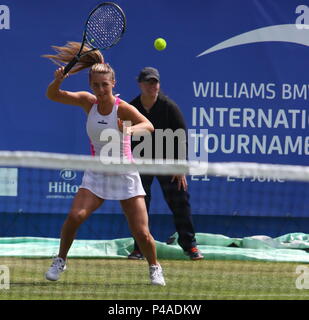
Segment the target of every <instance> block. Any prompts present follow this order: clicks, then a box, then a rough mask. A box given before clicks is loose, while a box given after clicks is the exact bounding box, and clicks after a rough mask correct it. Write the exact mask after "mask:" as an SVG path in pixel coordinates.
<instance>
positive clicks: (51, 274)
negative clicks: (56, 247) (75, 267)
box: [45, 257, 66, 281]
mask: <svg viewBox="0 0 309 320" xmlns="http://www.w3.org/2000/svg"><path fill="white" fill-rule="evenodd" d="M65 269H66V264H65V261H64V260H63V259H62V258H60V257H55V258H54V259H53V262H52V264H51V266H50V268H49V269H48V271H47V272H46V273H45V278H46V279H47V280H50V281H57V280H58V279H59V278H60V274H61V272H63V271H64V270H65Z"/></svg>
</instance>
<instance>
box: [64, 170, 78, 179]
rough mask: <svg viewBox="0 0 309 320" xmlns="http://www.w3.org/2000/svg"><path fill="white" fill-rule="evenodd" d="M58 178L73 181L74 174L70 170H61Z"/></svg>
mask: <svg viewBox="0 0 309 320" xmlns="http://www.w3.org/2000/svg"><path fill="white" fill-rule="evenodd" d="M60 177H61V178H62V179H63V180H73V179H75V178H76V172H75V171H73V170H70V169H63V170H61V171H60Z"/></svg>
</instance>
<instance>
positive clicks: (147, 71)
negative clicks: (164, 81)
mask: <svg viewBox="0 0 309 320" xmlns="http://www.w3.org/2000/svg"><path fill="white" fill-rule="evenodd" d="M150 79H156V80H157V81H160V74H159V71H158V70H157V69H155V68H152V67H146V68H144V69H142V70H141V72H140V73H139V76H138V79H137V81H138V82H143V81H148V80H150Z"/></svg>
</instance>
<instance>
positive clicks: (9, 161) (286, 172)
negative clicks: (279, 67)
mask: <svg viewBox="0 0 309 320" xmlns="http://www.w3.org/2000/svg"><path fill="white" fill-rule="evenodd" d="M0 166H2V167H7V166H9V167H27V168H41V169H63V168H70V169H74V170H80V171H84V170H87V169H88V170H93V171H98V172H108V173H115V172H117V173H124V172H127V171H129V170H138V171H139V173H141V174H156V175H176V174H185V175H208V176H223V177H224V176H234V177H256V176H258V177H265V178H267V177H271V178H277V179H284V180H291V181H309V166H300V165H282V164H268V163H255V162H198V161H177V160H176V161H173V160H138V161H137V160H136V161H135V163H132V162H128V161H123V160H122V159H116V158H114V159H113V158H106V159H102V158H100V157H93V156H87V155H74V154H60V153H48V152H34V151H0Z"/></svg>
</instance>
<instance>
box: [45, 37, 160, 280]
mask: <svg viewBox="0 0 309 320" xmlns="http://www.w3.org/2000/svg"><path fill="white" fill-rule="evenodd" d="M79 47H80V43H76V42H69V43H67V45H66V46H64V47H53V48H54V49H55V50H56V51H57V54H55V55H45V57H47V58H49V59H51V60H53V61H54V62H57V63H60V62H62V63H68V62H69V61H71V59H72V58H73V57H74V56H75V55H76V53H77V51H78V49H79ZM87 49H88V48H87V47H86V48H85V50H87ZM88 50H89V49H88ZM84 68H90V71H89V83H90V88H91V89H92V92H93V93H90V92H87V91H79V92H70V91H64V90H62V89H60V86H61V84H62V82H63V80H64V79H65V78H66V77H67V76H68V75H65V76H64V74H63V71H64V68H63V67H60V68H58V69H57V70H56V72H55V79H54V80H53V81H52V82H51V83H50V84H49V86H48V89H47V97H48V98H49V99H51V100H53V101H56V102H59V103H64V104H70V105H76V106H80V107H82V108H83V109H84V110H85V112H86V113H87V114H88V118H87V124H86V129H87V133H88V135H89V138H90V140H91V143H92V149H93V151H94V153H95V154H97V155H99V154H100V151H101V149H102V148H103V147H104V145H106V143H107V142H106V141H101V139H100V136H101V133H102V131H103V130H106V129H108V130H111V129H113V130H116V131H117V132H118V133H119V135H120V137H121V138H120V139H119V140H118V143H120V156H124V157H127V158H128V159H130V158H131V154H130V152H131V148H130V141H131V139H130V136H128V134H136V133H139V134H140V133H142V132H145V131H150V132H152V131H153V130H154V128H153V125H152V124H151V122H149V120H147V118H146V117H144V116H143V115H142V114H141V113H140V112H139V111H137V109H136V108H135V107H133V106H132V105H130V104H128V103H127V102H125V101H123V100H121V99H119V98H118V97H115V96H114V95H113V88H114V86H115V72H114V70H113V69H112V68H111V66H110V65H109V64H108V63H104V58H103V55H102V54H101V53H100V51H93V52H92V53H90V54H88V55H86V56H84V57H82V58H81V60H80V61H79V62H78V63H77V64H76V65H75V66H74V67H73V69H72V70H71V72H70V74H72V73H76V72H78V71H80V70H82V69H84ZM124 121H130V123H132V124H133V125H132V126H130V127H127V128H126V130H125V131H126V132H122V123H123V122H124ZM126 137H129V139H127V138H126ZM144 196H145V191H144V189H143V186H142V184H141V179H140V176H139V173H138V172H137V171H133V172H132V171H130V172H129V173H127V174H104V173H97V172H93V171H89V170H87V171H85V173H84V176H83V180H82V184H81V186H80V188H79V190H78V192H77V194H76V196H75V198H74V200H73V204H72V208H71V211H70V212H69V214H68V216H67V219H66V220H65V222H64V224H63V227H62V230H61V242H60V249H59V254H58V256H57V257H56V258H54V259H53V262H52V265H51V267H50V268H49V270H48V271H47V272H46V279H47V280H52V281H56V280H58V279H59V277H60V274H61V272H63V271H64V270H65V268H66V258H67V253H68V251H69V249H70V247H71V245H72V243H73V241H74V238H75V235H76V232H77V230H78V228H79V226H80V225H81V224H82V223H83V222H84V221H85V220H86V219H87V218H88V217H89V216H90V215H91V213H92V212H93V211H95V210H96V209H97V208H98V207H99V206H101V205H102V203H103V202H104V200H107V199H108V200H120V203H121V206H122V209H123V211H124V213H125V215H126V218H127V221H128V224H129V228H130V230H131V232H132V235H133V236H134V238H135V239H136V240H137V242H138V245H139V246H140V248H141V250H142V252H143V253H144V255H145V257H146V259H147V261H148V263H149V274H150V280H151V283H152V284H154V285H165V281H164V277H163V272H162V268H161V266H160V264H159V263H158V261H157V257H156V247H155V241H154V239H153V237H152V235H151V234H150V231H149V227H148V215H147V209H146V205H145V200H144Z"/></svg>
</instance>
